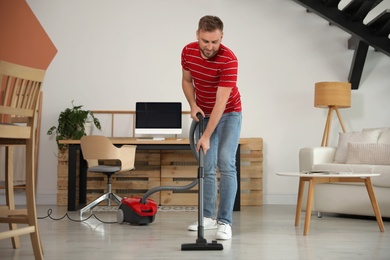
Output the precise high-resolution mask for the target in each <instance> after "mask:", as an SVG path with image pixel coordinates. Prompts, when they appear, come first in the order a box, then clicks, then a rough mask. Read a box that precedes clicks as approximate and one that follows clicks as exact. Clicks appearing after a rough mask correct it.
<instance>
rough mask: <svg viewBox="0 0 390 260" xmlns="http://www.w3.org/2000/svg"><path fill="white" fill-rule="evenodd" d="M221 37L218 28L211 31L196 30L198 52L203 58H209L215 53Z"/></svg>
mask: <svg viewBox="0 0 390 260" xmlns="http://www.w3.org/2000/svg"><path fill="white" fill-rule="evenodd" d="M222 37H223V33H222V32H221V31H220V30H215V31H213V32H205V31H202V30H200V31H196V38H197V39H198V43H199V48H200V53H201V54H202V57H203V58H204V59H210V58H212V57H214V55H215V54H217V52H218V49H219V46H220V45H221V41H222Z"/></svg>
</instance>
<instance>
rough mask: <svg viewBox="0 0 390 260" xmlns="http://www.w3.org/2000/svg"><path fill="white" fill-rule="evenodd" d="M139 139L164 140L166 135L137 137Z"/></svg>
mask: <svg viewBox="0 0 390 260" xmlns="http://www.w3.org/2000/svg"><path fill="white" fill-rule="evenodd" d="M136 140H137V141H164V140H165V137H161V136H155V137H152V136H150V137H136Z"/></svg>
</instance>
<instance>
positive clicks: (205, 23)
mask: <svg viewBox="0 0 390 260" xmlns="http://www.w3.org/2000/svg"><path fill="white" fill-rule="evenodd" d="M218 29H219V30H221V32H223V22H222V20H221V19H219V17H217V16H213V15H205V16H203V17H202V18H200V20H199V25H198V30H199V31H205V32H214V31H215V30H218Z"/></svg>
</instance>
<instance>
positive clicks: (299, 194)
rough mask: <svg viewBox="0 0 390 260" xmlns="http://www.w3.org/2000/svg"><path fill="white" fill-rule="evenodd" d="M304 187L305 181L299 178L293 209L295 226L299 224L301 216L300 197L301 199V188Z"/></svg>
mask: <svg viewBox="0 0 390 260" xmlns="http://www.w3.org/2000/svg"><path fill="white" fill-rule="evenodd" d="M304 188H305V181H304V180H303V179H302V178H299V187H298V199H297V208H296V209H295V226H299V220H300V217H301V210H302V199H303V189H304Z"/></svg>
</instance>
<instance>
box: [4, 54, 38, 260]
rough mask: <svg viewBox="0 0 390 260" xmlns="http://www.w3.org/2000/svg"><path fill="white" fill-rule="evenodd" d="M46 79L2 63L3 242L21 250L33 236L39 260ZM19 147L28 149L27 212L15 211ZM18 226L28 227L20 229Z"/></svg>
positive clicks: (34, 72) (23, 210)
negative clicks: (40, 108) (39, 126)
mask: <svg viewBox="0 0 390 260" xmlns="http://www.w3.org/2000/svg"><path fill="white" fill-rule="evenodd" d="M44 77H45V71H44V70H39V69H35V68H30V67H26V66H21V65H18V64H13V63H10V62H5V61H0V146H4V147H5V148H6V158H5V168H6V169H5V180H6V181H5V189H6V193H5V196H6V205H4V206H0V223H8V224H9V229H10V230H7V231H1V232H0V239H4V238H11V240H12V245H13V248H19V247H20V240H19V235H25V234H30V238H31V244H32V248H33V251H34V257H35V259H42V258H43V252H42V245H41V240H40V237H39V231H38V223H37V213H36V203H35V170H36V167H35V165H34V164H35V160H34V156H35V154H36V153H35V142H36V136H35V130H36V126H35V124H36V114H37V113H36V109H37V103H38V99H39V93H40V91H41V85H42V82H43V79H44ZM18 120H20V121H18ZM15 122H23V123H18V124H15ZM15 145H23V146H25V147H26V149H25V156H26V158H25V161H26V162H25V169H26V184H25V189H26V208H24V209H15V200H14V182H13V175H14V172H13V152H12V151H13V148H14V146H15ZM16 224H27V226H23V227H18V226H17V225H16Z"/></svg>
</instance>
